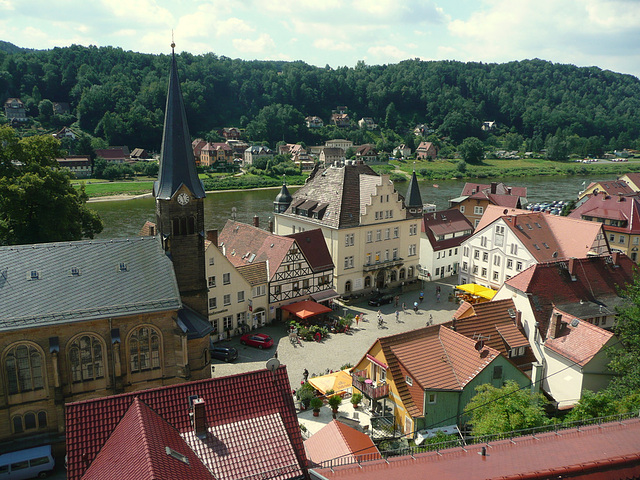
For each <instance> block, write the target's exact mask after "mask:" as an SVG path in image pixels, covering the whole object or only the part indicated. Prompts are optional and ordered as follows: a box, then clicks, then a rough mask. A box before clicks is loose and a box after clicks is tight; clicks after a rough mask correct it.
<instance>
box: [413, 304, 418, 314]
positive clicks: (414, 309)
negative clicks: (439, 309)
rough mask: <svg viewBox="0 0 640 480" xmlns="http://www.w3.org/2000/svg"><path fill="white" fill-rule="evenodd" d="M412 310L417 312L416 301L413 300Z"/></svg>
mask: <svg viewBox="0 0 640 480" xmlns="http://www.w3.org/2000/svg"><path fill="white" fill-rule="evenodd" d="M413 311H414V312H416V313H417V312H418V302H413Z"/></svg>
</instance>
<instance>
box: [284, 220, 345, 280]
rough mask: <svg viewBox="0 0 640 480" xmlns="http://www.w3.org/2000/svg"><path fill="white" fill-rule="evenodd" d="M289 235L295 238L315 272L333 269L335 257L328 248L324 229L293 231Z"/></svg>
mask: <svg viewBox="0 0 640 480" xmlns="http://www.w3.org/2000/svg"><path fill="white" fill-rule="evenodd" d="M287 237H290V238H293V239H295V241H296V243H297V244H298V247H299V248H300V250H301V251H302V254H303V255H304V256H305V258H306V259H307V262H309V265H310V266H311V270H313V272H314V273H316V272H323V271H325V270H333V267H334V265H333V259H332V258H331V254H330V253H329V249H328V248H327V242H326V241H325V239H324V235H322V229H320V228H314V229H313V230H305V231H304V232H298V233H292V234H290V235H287Z"/></svg>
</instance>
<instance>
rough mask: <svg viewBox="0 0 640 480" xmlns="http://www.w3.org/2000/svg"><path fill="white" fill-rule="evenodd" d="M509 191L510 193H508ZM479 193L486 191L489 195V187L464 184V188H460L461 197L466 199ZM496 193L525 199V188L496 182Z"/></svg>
mask: <svg viewBox="0 0 640 480" xmlns="http://www.w3.org/2000/svg"><path fill="white" fill-rule="evenodd" d="M509 189H511V193H509ZM474 190H475V192H476V193H477V192H481V191H484V190H487V191H488V192H487V193H491V185H490V184H485V183H465V184H464V187H462V193H461V194H460V196H461V197H467V196H471V195H473V192H474ZM496 193H497V194H498V195H511V196H516V197H526V196H527V187H508V186H507V185H505V184H504V183H502V182H498V183H497V184H496Z"/></svg>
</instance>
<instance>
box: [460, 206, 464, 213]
mask: <svg viewBox="0 0 640 480" xmlns="http://www.w3.org/2000/svg"><path fill="white" fill-rule="evenodd" d="M460 213H464V205H460Z"/></svg>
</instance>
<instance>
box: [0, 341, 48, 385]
mask: <svg viewBox="0 0 640 480" xmlns="http://www.w3.org/2000/svg"><path fill="white" fill-rule="evenodd" d="M4 365H5V370H6V372H7V382H8V390H9V394H13V393H22V392H28V391H30V390H40V389H41V388H44V375H43V366H42V355H41V354H40V352H39V351H38V350H37V349H36V348H35V347H34V346H32V345H25V344H22V345H18V346H16V347H14V348H12V349H11V350H9V353H8V354H7V356H6V358H5V361H4Z"/></svg>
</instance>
